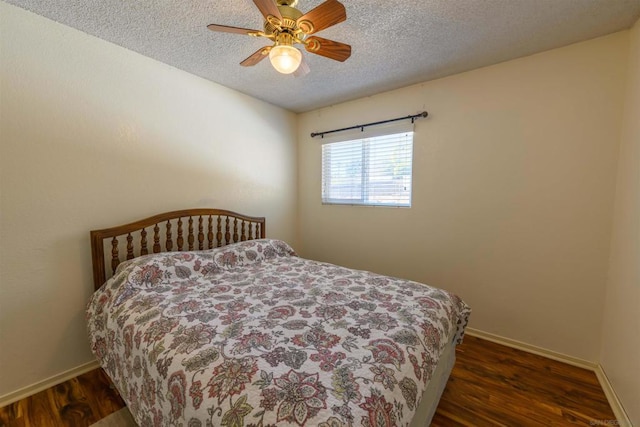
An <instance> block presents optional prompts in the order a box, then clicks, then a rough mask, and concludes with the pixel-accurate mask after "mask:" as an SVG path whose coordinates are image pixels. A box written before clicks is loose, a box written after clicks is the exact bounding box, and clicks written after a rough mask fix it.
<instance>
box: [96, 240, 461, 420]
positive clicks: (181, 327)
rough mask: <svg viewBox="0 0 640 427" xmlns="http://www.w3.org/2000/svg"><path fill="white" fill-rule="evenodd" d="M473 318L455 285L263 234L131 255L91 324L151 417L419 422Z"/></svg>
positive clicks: (100, 348)
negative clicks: (356, 266)
mask: <svg viewBox="0 0 640 427" xmlns="http://www.w3.org/2000/svg"><path fill="white" fill-rule="evenodd" d="M469 314H470V309H469V307H468V306H467V305H466V304H465V303H464V301H462V300H461V299H460V298H459V297H457V296H456V295H454V294H452V293H450V292H447V291H445V290H442V289H438V288H434V287H430V286H427V285H424V284H420V283H417V282H412V281H408V280H404V279H399V278H393V277H388V276H382V275H378V274H374V273H371V272H366V271H359V270H352V269H347V268H344V267H340V266H336V265H332V264H327V263H321V262H317V261H312V260H307V259H304V258H301V257H298V256H297V255H296V254H295V252H294V251H293V250H292V249H291V247H290V246H289V245H288V244H286V243H285V242H282V241H279V240H272V239H263V240H253V241H250V242H243V243H238V244H233V245H229V246H226V247H223V248H217V249H212V250H208V251H200V252H178V253H176V252H173V253H163V254H155V255H148V256H143V257H139V258H135V259H133V260H130V261H127V262H124V263H122V264H121V265H120V266H119V267H118V270H117V271H116V274H115V275H114V276H113V277H112V278H111V279H110V280H109V281H108V282H107V283H105V284H104V285H103V286H102V287H101V288H100V289H99V290H98V291H96V293H95V294H94V295H93V296H92V298H91V301H90V302H89V305H88V308H87V324H88V330H89V337H90V342H91V348H92V351H93V352H94V354H95V355H96V357H97V358H98V360H99V361H100V364H101V365H102V367H103V368H104V369H105V371H106V372H107V374H108V375H109V376H110V377H111V379H112V380H113V382H114V384H115V386H116V387H117V388H118V390H119V391H120V393H121V395H122V397H123V399H124V400H125V402H126V403H127V406H128V407H129V410H130V411H131V413H132V415H133V417H134V418H135V420H136V422H137V423H138V424H139V425H141V426H153V425H185V426H187V425H188V426H203V425H214V426H218V425H220V426H243V425H256V426H257V425H262V426H268V425H275V424H277V425H279V426H280V425H285V426H286V425H290V426H296V425H297V426H321V427H329V426H331V427H339V426H346V425H362V426H367V427H369V426H385V425H389V426H391V425H396V424H397V425H407V424H409V423H410V422H412V420H413V424H411V425H412V426H414V425H424V424H420V422H423V423H425V424H426V423H428V420H430V419H431V416H432V415H433V412H434V411H435V405H436V404H437V399H438V398H439V395H440V394H441V392H442V389H443V388H444V384H446V377H448V373H449V372H450V370H451V366H452V363H453V362H452V360H453V355H454V354H455V351H454V347H455V344H457V343H459V342H461V340H462V337H463V335H464V328H465V327H466V324H467V321H468V317H469ZM425 392H426V393H427V394H425ZM416 423H418V424H416Z"/></svg>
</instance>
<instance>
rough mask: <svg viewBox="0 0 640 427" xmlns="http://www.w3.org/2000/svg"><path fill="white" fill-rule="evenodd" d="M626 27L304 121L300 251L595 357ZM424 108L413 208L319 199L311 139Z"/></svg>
mask: <svg viewBox="0 0 640 427" xmlns="http://www.w3.org/2000/svg"><path fill="white" fill-rule="evenodd" d="M627 51H628V32H622V33H617V34H614V35H611V36H607V37H603V38H599V39H595V40H592V41H588V42H584V43H580V44H575V45H572V46H568V47H565V48H561V49H557V50H553V51H548V52H545V53H541V54H538V55H534V56H530V57H526V58H522V59H518V60H514V61H510V62H506V63H502V64H498V65H495V66H491V67H487V68H483V69H478V70H475V71H471V72H468V73H464V74H459V75H455V76H452V77H448V78H444V79H440V80H436V81H431V82H427V83H423V84H419V85H415V86H411V87H407V88H404V89H399V90H395V91H392V92H388V93H383V94H379V95H376V96H373V97H369V98H364V99H359V100H357V101H353V102H348V103H344V104H339V105H335V106H333V107H330V108H324V109H320V110H317V111H312V112H309V113H306V114H303V115H301V116H300V117H299V141H298V144H299V150H298V156H299V157H298V158H299V166H298V167H299V187H298V188H299V225H300V241H301V242H302V246H301V247H300V250H299V251H300V252H301V254H302V255H303V256H306V257H309V258H315V259H320V260H326V261H329V262H335V263H339V264H343V265H347V266H350V267H355V268H361V269H366V270H373V271H376V272H379V273H384V274H390V275H396V276H401V277H406V278H409V279H413V280H418V281H422V282H426V283H429V284H432V285H435V286H439V287H443V288H445V289H449V290H452V291H454V292H456V293H458V294H459V295H461V296H462V297H463V298H464V299H465V300H466V301H467V302H468V303H469V304H470V305H471V307H472V308H473V310H474V311H473V314H472V320H471V326H472V327H474V328H477V329H480V330H483V331H485V332H490V333H494V334H498V335H501V336H504V337H507V338H511V339H515V340H520V341H524V342H526V343H529V344H533V345H537V346H540V347H543V348H546V349H550V350H554V351H557V352H561V353H565V354H568V355H571V356H574V357H578V358H583V359H587V360H590V361H596V360H597V359H598V356H599V347H600V330H601V322H602V311H603V304H602V300H603V298H604V292H605V287H604V286H605V282H606V274H607V263H608V257H609V243H610V237H611V234H610V229H611V215H612V206H613V193H614V186H615V178H616V162H617V159H618V146H619V140H620V124H621V116H622V105H623V93H624V82H625V77H626V63H627V62H626V60H627ZM423 109H426V110H427V111H428V112H429V113H430V116H429V118H428V119H425V120H419V121H418V122H416V133H415V145H414V185H413V206H412V207H411V208H410V209H393V208H370V207H350V206H323V205H322V204H321V202H320V176H321V175H320V173H321V170H320V155H321V140H319V139H312V138H311V137H310V136H309V134H310V132H313V131H324V130H329V129H333V128H341V127H344V126H349V125H354V124H359V123H366V122H370V121H377V120H383V119H387V118H392V117H398V116H404V115H407V114H412V113H417V112H419V111H422V110H423Z"/></svg>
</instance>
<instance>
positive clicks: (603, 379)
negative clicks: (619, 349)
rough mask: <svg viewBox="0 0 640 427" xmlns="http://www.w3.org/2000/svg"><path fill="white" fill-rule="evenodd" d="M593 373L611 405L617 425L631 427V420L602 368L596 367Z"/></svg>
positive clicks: (600, 366)
mask: <svg viewBox="0 0 640 427" xmlns="http://www.w3.org/2000/svg"><path fill="white" fill-rule="evenodd" d="M595 373H596V376H597V377H598V382H599V383H600V385H601V386H602V390H603V391H604V395H605V396H607V400H608V401H609V405H611V410H612V411H613V415H615V416H616V420H618V425H619V426H621V427H633V424H631V419H630V418H629V415H627V412H626V411H625V410H624V406H622V402H620V399H618V395H617V394H616V392H615V390H614V389H613V386H612V385H611V382H610V381H609V377H607V374H606V372H605V371H604V369H603V368H602V365H598V366H597V367H596V369H595Z"/></svg>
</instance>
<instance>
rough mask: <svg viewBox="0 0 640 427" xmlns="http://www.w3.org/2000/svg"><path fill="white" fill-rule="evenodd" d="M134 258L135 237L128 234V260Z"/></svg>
mask: <svg viewBox="0 0 640 427" xmlns="http://www.w3.org/2000/svg"><path fill="white" fill-rule="evenodd" d="M133 258H134V256H133V236H132V235H131V233H129V234H127V259H133Z"/></svg>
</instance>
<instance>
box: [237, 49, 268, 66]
mask: <svg viewBox="0 0 640 427" xmlns="http://www.w3.org/2000/svg"><path fill="white" fill-rule="evenodd" d="M270 51H271V46H265V47H261V48H260V49H258V50H257V51H255V52H254V53H253V54H252V55H251V56H250V57H248V58H247V59H245V60H244V61H242V62H241V63H240V65H242V66H243V67H252V66H254V65H256V64H257V63H258V62H260V61H262V60H263V59H264V58H266V57H267V56H269V52H270Z"/></svg>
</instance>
